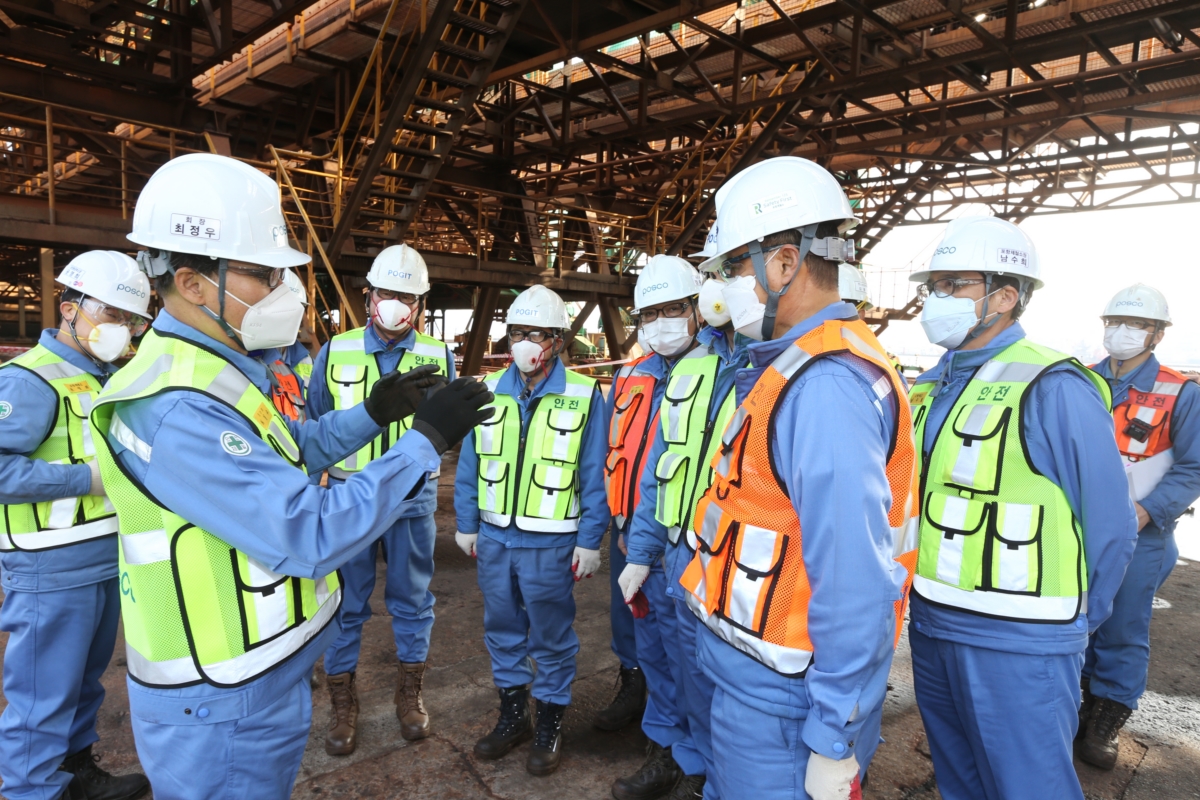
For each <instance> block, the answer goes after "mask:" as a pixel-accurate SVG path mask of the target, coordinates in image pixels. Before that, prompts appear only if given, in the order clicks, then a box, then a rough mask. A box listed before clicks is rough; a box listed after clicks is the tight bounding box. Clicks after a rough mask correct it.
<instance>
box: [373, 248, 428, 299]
mask: <svg viewBox="0 0 1200 800" xmlns="http://www.w3.org/2000/svg"><path fill="white" fill-rule="evenodd" d="M367 283H369V284H371V285H372V286H374V287H375V288H376V289H387V290H389V291H393V292H404V293H405V294H415V295H417V296H420V295H423V294H426V293H427V292H428V291H429V267H427V266H425V259H423V258H421V254H420V253H418V252H417V251H416V250H414V249H413V248H411V247H409V246H408V245H406V244H394V245H392V246H391V247H385V248H384V249H383V250H381V251H380V252H379V255H377V256H375V260H374V261H372V262H371V270H370V272H368V273H367Z"/></svg>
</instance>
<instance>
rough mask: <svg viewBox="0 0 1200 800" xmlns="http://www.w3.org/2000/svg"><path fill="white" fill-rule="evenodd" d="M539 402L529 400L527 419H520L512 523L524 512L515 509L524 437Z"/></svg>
mask: <svg viewBox="0 0 1200 800" xmlns="http://www.w3.org/2000/svg"><path fill="white" fill-rule="evenodd" d="M541 402H542V398H541V397H535V398H534V399H533V402H531V403H530V404H529V419H528V420H525V419H522V420H521V446H520V447H518V448H517V469H516V473H517V474H516V475H514V476H513V513H512V518H513V524H514V525H515V524H516V520H517V517H518V516H524V514H518V513H517V511H518V509H519V508H520V504H519V502H518V501H519V500H520V499H521V467H522V466H523V465H524V462H525V437H527V436H528V435H529V423H530V422H533V417H534V415H535V414H537V410H538V404H540V403H541ZM518 408H519V407H518Z"/></svg>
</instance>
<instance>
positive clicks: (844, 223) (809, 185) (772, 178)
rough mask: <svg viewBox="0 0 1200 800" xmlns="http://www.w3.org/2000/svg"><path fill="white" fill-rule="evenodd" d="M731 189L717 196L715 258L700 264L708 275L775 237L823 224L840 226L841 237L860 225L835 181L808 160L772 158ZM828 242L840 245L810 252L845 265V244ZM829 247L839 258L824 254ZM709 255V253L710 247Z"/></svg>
mask: <svg viewBox="0 0 1200 800" xmlns="http://www.w3.org/2000/svg"><path fill="white" fill-rule="evenodd" d="M731 183H732V185H730V186H729V188H728V190H727V191H725V192H721V191H718V192H717V221H716V223H715V225H714V227H715V228H716V230H717V233H716V237H715V239H716V245H715V252H713V253H712V255H710V256H709V258H708V259H707V260H706V261H704V262H703V263H702V264H700V269H701V270H704V271H712V270H715V269H716V268H717V267H718V266H719V265H720V263H721V261H722V260H723V259H724V258H725V256H726V255H728V254H729V253H730V252H731V251H733V250H736V249H737V248H739V247H741V246H742V245H745V244H749V243H750V242H752V241H756V240H757V241H761V240H762V239H763V238H764V237H767V236H770V235H771V234H773V233H779V232H781V231H789V230H796V229H799V228H804V227H805V226H808V225H813V224H815V223H819V222H836V223H838V232H839V233H842V232H845V231H847V230H849V229H851V228H853V227H855V225H857V224H858V220H857V219H855V217H854V209H852V208H851V207H850V201H849V200H847V199H846V193H845V192H844V191H842V187H841V185H840V184H839V183H838V182H837V179H836V178H834V177H833V175H831V174H830V173H829V171H828V170H826V169H825V168H824V167H821V166H819V165H817V164H815V163H814V162H812V161H809V160H808V159H806V158H796V157H794V156H780V157H779V158H768V159H766V160H765V161H760V162H758V163H757V164H755V165H753V166H751V167H748V168H746V169H745V170H743V171H742V172H740V173H738V174H737V175H735V176H734V177H733V178H731V179H730V180H729V181H727V182H726V184H727V185H728V184H731ZM722 188H725V187H722ZM830 238H833V240H834V241H835V242H837V243H838V244H837V245H836V246H834V245H832V243H829V244H828V245H827V244H825V242H829V240H828V239H826V240H823V242H822V243H821V244H818V243H817V242H814V243H813V244H814V246H813V250H812V252H813V253H815V254H817V255H823V256H826V257H827V258H830V259H831V260H835V261H841V260H845V259H844V258H843V257H841V252H842V251H841V246H842V245H841V240H840V239H836V238H835V237H830ZM828 246H833V247H835V249H836V251H837V252H828V251H826V247H828ZM705 251H709V248H708V245H707V242H706V244H705Z"/></svg>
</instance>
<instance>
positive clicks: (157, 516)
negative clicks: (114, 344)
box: [92, 330, 342, 687]
mask: <svg viewBox="0 0 1200 800" xmlns="http://www.w3.org/2000/svg"><path fill="white" fill-rule="evenodd" d="M167 391H188V392H199V393H201V394H203V395H205V396H206V397H209V398H212V399H215V400H216V401H217V402H220V403H222V404H224V405H225V406H228V407H229V408H230V409H232V410H233V411H235V412H236V413H237V414H238V415H239V416H241V417H242V418H243V419H244V420H245V421H246V423H247V424H248V425H249V426H251V427H252V428H253V429H254V431H255V432H256V433H257V434H258V435H259V437H261V439H262V441H263V442H265V443H266V444H267V445H269V446H270V447H271V448H272V449H274V450H275V451H276V452H277V453H278V454H279V455H280V456H281V457H283V458H284V459H285V460H286V461H287V462H288V463H289V464H291V465H292V466H294V467H296V468H297V469H302V470H303V469H304V463H303V459H302V458H301V454H300V448H299V446H298V445H297V444H296V441H295V440H294V439H293V438H292V435H291V432H290V430H289V429H288V426H287V423H286V421H285V420H284V418H283V417H282V416H281V415H280V414H279V412H278V411H276V410H275V407H274V405H273V404H272V403H271V400H270V398H268V397H267V396H266V395H264V394H263V393H262V392H261V391H259V389H258V387H257V386H255V385H254V383H253V382H251V381H250V379H249V378H247V377H246V376H245V375H244V374H242V372H241V371H240V370H238V369H237V367H235V366H234V365H233V364H231V363H229V362H228V361H226V360H225V359H223V358H221V357H220V356H217V355H215V354H214V353H211V352H209V351H207V350H204V349H201V348H200V347H197V346H196V345H194V344H192V343H191V342H188V341H186V340H184V339H181V338H178V337H175V336H162V335H160V334H158V333H157V332H155V331H153V330H152V331H151V332H150V333H148V334H146V336H145V338H144V339H142V344H141V346H140V347H139V348H138V352H137V355H136V356H134V358H133V360H132V361H130V362H129V364H128V365H127V366H126V367H125V368H124V369H122V370H121V371H120V372H118V373H117V374H116V375H115V376H114V377H113V378H112V379H111V380H110V381H109V383H108V385H107V386H106V387H105V389H104V391H103V392H101V394H100V397H99V398H98V399H97V400H96V405H95V408H94V409H93V410H92V424H93V426H95V428H96V430H97V431H105V432H107V436H100V437H98V438H99V441H100V442H102V443H103V445H104V446H103V447H99V448H98V453H97V455H98V458H99V459H100V472H101V475H102V476H103V478H104V486H105V488H106V489H107V491H108V495H109V497H110V498H112V502H113V504H114V505H115V506H116V508H117V515H118V517H119V519H120V523H121V537H120V540H119V541H120V545H121V546H120V562H119V564H120V575H121V614H122V618H123V620H124V625H125V650H126V656H127V662H128V667H129V674H130V676H131V677H133V679H134V680H136V681H137V682H138V683H142V684H145V685H147V686H155V687H178V686H188V685H191V684H197V683H209V684H212V685H213V686H219V687H232V686H240V685H242V684H245V683H247V682H249V681H252V680H254V679H255V678H258V677H259V676H261V675H263V674H265V673H267V672H269V671H271V670H272V669H273V668H275V667H276V666H278V665H279V664H281V663H282V662H283V661H285V660H286V659H287V658H288V657H289V656H291V655H293V654H294V653H296V652H297V651H299V650H300V649H301V648H303V647H304V646H305V644H307V643H308V642H309V641H311V640H312V639H313V637H315V636H317V635H318V634H319V633H320V632H321V631H322V630H323V629H324V628H325V626H326V625H328V624H329V623H330V622H331V621H333V619H334V617H335V616H336V614H337V610H338V608H339V607H340V606H341V602H342V592H341V588H340V581H339V577H338V574H337V573H333V574H331V575H327V576H325V577H324V578H320V579H318V580H315V581H314V580H310V579H307V578H296V577H291V576H287V575H280V574H278V573H275V572H273V571H272V570H271V569H270V568H269V567H268V566H267V565H265V564H263V563H261V562H260V561H257V560H256V559H254V558H252V557H250V556H249V555H247V554H245V553H243V552H241V551H240V550H238V549H236V548H234V547H232V546H231V545H229V544H228V543H226V542H224V541H222V540H221V538H220V537H218V536H216V535H214V534H212V533H209V532H208V531H205V530H202V529H201V528H199V527H196V526H195V525H193V524H191V523H190V522H188V521H187V520H186V519H184V518H183V517H180V516H179V515H177V514H175V513H174V512H172V511H171V510H170V509H167V508H165V507H163V506H161V505H159V504H158V503H157V502H156V501H155V500H154V498H153V496H152V495H150V493H149V492H147V491H146V489H145V488H144V487H143V486H141V485H140V484H138V483H136V482H135V481H134V480H133V479H132V478H131V477H130V476H129V475H127V474H126V473H125V472H124V470H123V469H122V468H121V467H120V466H119V465H118V464H117V462H116V459H115V457H114V455H113V451H112V449H111V448H112V445H111V442H118V443H120V444H121V445H122V446H123V447H125V448H127V449H129V450H131V451H132V452H133V453H134V454H135V455H137V456H138V457H140V458H142V459H143V460H145V461H147V462H149V461H150V458H151V455H152V452H151V445H150V444H148V443H147V442H145V441H143V440H141V439H139V438H138V437H137V435H136V434H135V433H134V432H133V431H132V430H131V429H130V428H129V427H128V426H127V425H126V424H125V423H124V421H123V420H122V419H121V414H122V412H123V410H124V409H125V408H127V407H128V406H129V405H130V404H131V403H134V402H136V401H138V400H140V399H142V398H146V397H150V396H152V395H157V394H161V393H163V392H167ZM110 440H111V442H110ZM222 446H224V447H226V449H229V448H231V447H232V448H241V447H249V446H250V443H249V442H246V441H245V440H244V439H242V437H241V435H240V434H239V433H237V432H234V431H227V432H226V433H225V434H224V435H223V436H222ZM199 455H200V454H192V457H199ZM176 457H183V456H179V455H177V456H176Z"/></svg>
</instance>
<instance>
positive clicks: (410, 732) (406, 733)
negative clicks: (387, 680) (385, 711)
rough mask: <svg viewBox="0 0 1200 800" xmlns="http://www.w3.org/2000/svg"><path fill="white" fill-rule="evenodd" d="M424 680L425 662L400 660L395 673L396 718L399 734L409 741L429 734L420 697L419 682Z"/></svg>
mask: <svg viewBox="0 0 1200 800" xmlns="http://www.w3.org/2000/svg"><path fill="white" fill-rule="evenodd" d="M424 680H425V662H424V661H422V662H421V663H419V664H406V663H404V662H403V661H402V662H400V671H399V673H398V674H397V675H396V697H395V701H396V719H398V720H400V735H401V736H403V737H404V738H405V739H407V740H408V741H410V742H414V741H416V740H417V739H424V738H425V737H426V736H428V735H429V712H427V711H426V710H425V701H424V700H423V699H421V684H422V682H423V681H424Z"/></svg>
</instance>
